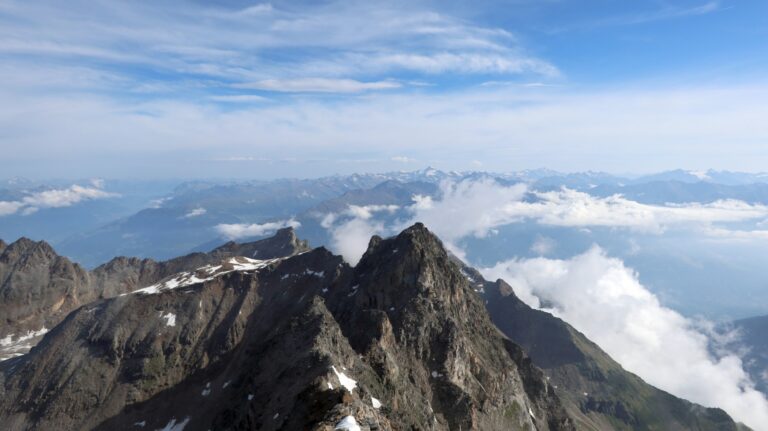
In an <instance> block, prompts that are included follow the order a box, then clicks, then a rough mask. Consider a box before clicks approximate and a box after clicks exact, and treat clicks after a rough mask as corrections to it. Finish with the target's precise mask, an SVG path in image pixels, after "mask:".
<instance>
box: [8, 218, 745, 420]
mask: <svg viewBox="0 0 768 431" xmlns="http://www.w3.org/2000/svg"><path fill="white" fill-rule="evenodd" d="M270 240H271V241H267V240H265V241H267V242H266V243H262V245H264V244H271V246H270V247H266V246H264V247H249V246H243V245H237V244H228V245H225V246H224V247H221V248H220V249H216V250H214V251H212V252H210V253H209V254H208V255H207V256H209V258H210V260H206V259H205V258H203V257H201V256H198V255H197V254H196V255H194V256H193V257H192V258H189V259H188V261H187V262H188V264H190V265H191V264H192V263H193V262H194V263H195V264H198V263H201V262H202V265H199V266H197V267H195V268H183V267H184V265H183V264H181V263H179V262H176V263H173V264H171V263H167V262H166V263H165V266H164V268H165V269H164V270H163V271H172V270H179V271H181V272H176V273H173V274H170V275H167V276H164V277H160V278H158V277H159V275H160V274H162V273H163V271H161V270H157V268H158V267H155V266H153V265H152V264H150V263H146V264H145V265H144V266H142V265H141V262H142V261H138V260H131V259H116V260H113V261H112V262H110V263H109V264H106V265H105V266H104V271H106V273H110V274H118V275H119V277H118V276H116V277H117V278H118V279H121V280H126V279H128V280H133V281H135V282H136V283H138V282H139V281H136V280H141V281H147V280H154V281H153V282H152V284H150V285H147V284H141V285H140V286H141V287H142V288H141V289H135V288H131V289H128V290H124V291H123V292H122V293H120V292H119V289H117V290H114V291H112V292H113V293H115V295H116V296H114V297H111V298H106V299H97V300H95V301H93V302H90V303H88V304H87V305H84V306H81V307H79V308H77V309H76V310H74V311H73V312H72V313H70V314H69V315H68V316H67V317H66V318H65V319H64V320H63V322H61V323H60V324H59V325H57V326H55V327H54V328H53V329H52V330H51V332H49V333H48V334H46V335H45V337H44V338H43V340H42V342H40V344H39V345H37V346H36V347H34V348H32V350H31V352H30V353H29V354H27V355H24V356H20V357H16V358H13V359H10V360H7V361H5V362H2V363H0V423H2V424H3V425H4V427H5V428H7V429H9V430H28V429H51V428H55V429H103V430H114V429H130V430H137V429H168V430H170V429H174V430H176V431H180V430H187V431H189V430H206V429H217V430H218V429H237V430H249V429H259V430H277V429H286V430H293V429H297V430H298V429H302V430H328V431H330V430H335V429H340V430H344V429H348V430H353V431H354V430H390V429H391V430H399V429H421V430H468V429H478V430H502V429H503V430H508V429H512V430H534V429H535V430H576V429H579V430H581V429H583V430H613V429H640V430H646V429H647V430H658V429H664V430H739V429H746V428H742V427H740V426H739V425H737V424H735V423H734V422H733V421H732V420H731V419H730V418H729V417H728V415H727V414H726V413H725V412H723V411H722V410H719V409H706V408H704V407H701V406H697V405H695V404H692V403H688V402H687V401H684V400H680V399H678V398H676V397H674V396H672V395H670V394H666V393H663V392H662V391H659V390H658V389H655V388H653V387H652V386H650V385H647V384H645V383H644V382H642V380H641V379H639V378H638V377H636V376H634V375H631V374H630V373H628V372H626V371H624V370H623V369H621V367H620V366H619V365H618V364H616V363H615V362H613V361H612V360H611V359H610V357H608V356H607V355H606V354H605V353H603V352H602V351H601V350H600V349H599V347H597V346H596V345H594V344H593V343H591V342H590V341H589V340H588V339H586V337H584V336H583V335H582V334H580V333H578V331H576V330H575V329H573V328H571V327H570V326H569V325H567V324H566V323H565V322H562V321H561V320H559V319H557V318H555V317H553V316H551V315H549V314H548V313H544V312H541V311H538V310H533V309H531V308H530V307H528V306H527V305H525V304H524V303H522V301H520V300H519V299H518V298H517V297H516V296H515V295H514V292H513V291H512V289H511V288H510V287H509V285H507V284H506V283H504V282H503V281H502V280H498V281H496V282H488V281H486V280H484V279H483V278H482V276H481V275H480V274H479V273H478V272H477V271H475V270H473V269H472V268H469V267H467V266H465V265H464V264H463V263H461V262H459V261H457V260H456V259H455V258H452V257H451V256H449V255H448V253H447V252H446V250H445V248H444V247H443V245H442V243H441V242H440V240H439V239H438V238H437V237H435V236H434V235H433V234H432V233H431V232H429V230H427V228H426V227H424V226H423V225H421V224H416V225H414V226H412V227H410V228H408V229H406V230H405V231H403V232H402V233H401V234H399V235H397V236H395V237H393V238H388V239H382V238H379V237H373V238H372V239H371V241H370V243H369V246H368V249H367V251H366V252H365V254H364V256H363V257H362V259H361V260H360V262H359V263H358V264H357V265H356V266H355V267H351V266H349V265H348V264H347V263H345V262H344V261H343V259H342V258H341V257H339V256H335V255H333V254H331V253H330V252H328V251H327V250H325V249H324V248H316V249H313V250H307V249H306V244H303V243H301V242H299V241H298V240H296V238H295V235H293V233H292V232H290V231H284V232H281V233H279V234H278V235H277V239H275V238H272V239H270ZM286 243H287V244H289V246H288V247H282V248H281V247H275V246H277V245H280V244H283V245H284V244H286ZM290 244H293V245H292V246H290ZM42 249H44V247H42ZM267 249H270V250H276V251H275V252H274V253H272V254H270V253H267V252H266V251H265V250H267ZM43 251H45V250H43ZM233 253H241V254H251V257H247V256H236V255H233ZM253 253H258V256H257V257H260V259H254V258H253ZM214 256H215V259H216V260H214ZM17 260H18V259H17ZM131 262H134V263H131ZM135 262H138V263H135ZM169 262H170V261H169ZM180 262H181V261H180ZM160 266H162V265H160ZM116 268H119V269H120V270H117V269H116ZM147 268H149V269H152V268H154V269H153V270H149V269H147ZM180 268H181V269H180ZM126 274H127V275H128V276H126ZM147 274H150V275H147ZM89 276H90V275H89ZM105 280H108V281H109V280H111V279H109V278H105ZM127 285H128V284H125V285H123V286H127ZM112 286H115V285H112ZM539 367H541V368H539Z"/></svg>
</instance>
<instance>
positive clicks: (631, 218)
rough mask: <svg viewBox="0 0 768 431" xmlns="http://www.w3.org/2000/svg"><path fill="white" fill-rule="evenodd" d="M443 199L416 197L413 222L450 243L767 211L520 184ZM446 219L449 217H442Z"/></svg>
mask: <svg viewBox="0 0 768 431" xmlns="http://www.w3.org/2000/svg"><path fill="white" fill-rule="evenodd" d="M441 192H442V197H441V199H440V200H436V201H433V199H432V198H430V197H424V196H415V197H414V201H415V203H414V205H413V206H412V207H411V211H412V212H413V219H412V221H422V222H424V223H425V224H426V225H427V226H430V228H431V229H433V230H434V231H435V232H437V233H438V234H439V235H440V236H442V237H444V238H446V239H447V240H449V241H455V240H457V239H459V238H462V237H465V236H468V235H474V236H476V237H483V236H486V235H487V234H489V233H492V232H493V230H494V229H495V228H497V227H499V226H503V225H506V224H510V223H516V222H521V221H525V220H532V221H535V222H537V223H539V224H542V225H550V226H566V227H609V228H626V229H632V230H637V231H642V232H645V233H661V232H663V231H664V230H665V229H669V228H672V227H676V228H685V229H690V228H694V227H697V228H700V229H701V231H703V232H707V231H708V229H709V228H710V226H711V225H712V224H714V223H726V222H741V221H750V220H757V219H761V218H764V217H765V216H766V215H768V207H766V206H764V205H752V204H748V203H745V202H743V201H738V200H718V201H715V202H712V203H706V204H702V203H695V202H694V203H687V204H668V205H649V204H643V203H639V202H636V201H633V200H630V199H627V198H625V197H623V196H620V195H614V196H609V197H604V198H602V197H595V196H591V195H589V194H588V193H584V192H579V191H575V190H570V189H566V188H564V189H561V190H556V191H549V192H537V191H532V190H529V189H528V187H527V186H526V185H524V184H517V185H513V186H504V185H501V184H499V183H497V182H496V181H494V180H490V179H488V180H479V181H463V182H459V183H455V182H444V183H442V184H441ZM446 215H448V216H447V217H446Z"/></svg>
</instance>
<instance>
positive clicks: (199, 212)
mask: <svg viewBox="0 0 768 431" xmlns="http://www.w3.org/2000/svg"><path fill="white" fill-rule="evenodd" d="M207 212H208V210H206V209H205V208H202V207H201V208H194V209H192V210H190V211H189V212H188V213H186V214H184V218H193V217H199V216H201V215H203V214H205V213H207Z"/></svg>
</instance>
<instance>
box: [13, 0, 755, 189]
mask: <svg viewBox="0 0 768 431" xmlns="http://www.w3.org/2000/svg"><path fill="white" fill-rule="evenodd" d="M766 41H768V3H766V2H764V1H758V0H739V1H737V0H712V1H707V0H686V1H671V0H669V1H661V0H659V1H651V0H648V1H632V2H627V1H618V0H590V1H579V2H576V1H566V0H508V1H498V0H497V1H490V0H480V1H474V2H458V1H432V2H430V1H426V2H418V1H408V2H405V1H404V2H399V1H391V2H384V1H382V2H355V1H344V2H299V1H291V2H280V1H277V2H272V3H266V2H261V3H260V2H243V1H208V2H201V1H176V0H168V1H157V2H128V1H125V2H120V1H100V0H89V1H80V0H73V1H70V2H67V4H66V7H62V6H61V3H60V2H55V1H18V0H0V101H1V102H0V172H3V176H24V177H28V178H32V179H44V178H50V177H64V178H67V177H69V178H83V177H95V176H99V177H106V178H211V177H217V178H222V177H225V178H272V177H286V176H290V177H313V176H322V175H330V174H336V173H351V172H364V171H365V172H371V171H386V170H401V169H402V170H412V169H416V168H421V167H425V166H428V165H430V166H435V167H438V168H441V169H455V170H490V171H510V170H519V169H527V168H538V167H547V168H552V169H557V170H562V171H582V170H599V171H606V172H612V173H647V172H654V171H661V170H667V169H674V168H686V169H707V168H714V169H729V170H741V171H762V170H764V169H765V168H764V167H765V166H766V165H767V164H768V145H765V144H766V142H768V121H765V118H768V105H766V104H765V100H768V82H766V78H765V76H766V72H768V50H766V49H765V48H766Z"/></svg>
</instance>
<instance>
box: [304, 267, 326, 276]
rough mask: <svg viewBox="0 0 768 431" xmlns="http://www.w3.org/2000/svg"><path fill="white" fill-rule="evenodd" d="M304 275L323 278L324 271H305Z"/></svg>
mask: <svg viewBox="0 0 768 431" xmlns="http://www.w3.org/2000/svg"><path fill="white" fill-rule="evenodd" d="M304 274H307V275H314V276H315V277H317V278H323V277H325V271H312V270H311V269H305V270H304Z"/></svg>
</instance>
